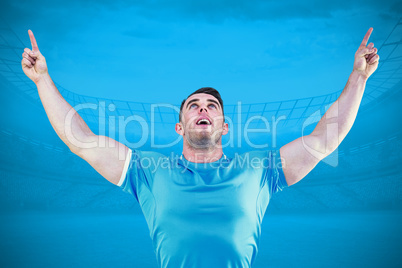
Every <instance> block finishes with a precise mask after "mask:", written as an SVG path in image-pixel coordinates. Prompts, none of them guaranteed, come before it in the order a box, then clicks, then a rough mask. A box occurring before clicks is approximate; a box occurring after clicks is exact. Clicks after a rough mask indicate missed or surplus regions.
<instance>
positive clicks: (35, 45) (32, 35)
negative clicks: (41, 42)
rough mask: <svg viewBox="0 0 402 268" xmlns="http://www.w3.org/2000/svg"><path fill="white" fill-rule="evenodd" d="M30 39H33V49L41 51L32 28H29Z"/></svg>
mask: <svg viewBox="0 0 402 268" xmlns="http://www.w3.org/2000/svg"><path fill="white" fill-rule="evenodd" d="M28 34H29V39H31V45H32V51H39V48H38V44H37V43H36V39H35V36H34V34H33V32H32V31H31V30H28Z"/></svg>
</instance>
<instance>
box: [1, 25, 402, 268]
mask: <svg viewBox="0 0 402 268" xmlns="http://www.w3.org/2000/svg"><path fill="white" fill-rule="evenodd" d="M0 37H1V39H0V40H1V41H0V42H1V44H0V48H1V56H0V60H1V69H0V83H1V89H2V90H1V100H2V105H1V106H0V109H2V115H3V116H2V117H1V128H0V143H1V153H0V158H1V166H0V174H1V176H0V185H1V187H0V191H1V195H0V200H1V201H0V202H1V206H0V210H1V219H2V228H1V229H2V232H1V236H2V243H1V249H2V258H1V261H0V264H1V265H2V266H3V267H71V266H76V267H87V266H98V267H110V266H114V267H126V266H127V264H128V263H129V264H131V265H133V266H134V267H157V266H156V261H155V258H154V253H153V251H152V244H151V240H150V239H149V237H148V229H147V226H146V222H145V220H144V218H143V216H142V214H141V210H140V208H139V206H138V204H137V203H136V200H135V199H134V198H132V196H130V195H127V194H126V193H123V192H122V191H121V190H120V189H119V188H118V187H116V186H114V185H112V184H111V183H109V182H107V181H106V180H104V179H103V178H102V177H101V176H100V175H99V174H98V173H96V171H95V170H93V169H92V168H91V166H89V165H88V164H87V163H86V162H85V161H83V160H82V159H80V158H79V157H77V156H75V155H74V154H72V153H71V152H70V151H69V149H68V148H67V147H66V146H65V145H64V144H63V143H62V142H61V141H60V140H59V139H58V137H57V136H56V134H55V133H54V131H53V129H52V127H51V125H50V124H49V122H48V119H47V117H46V114H45V112H44V110H43V107H42V105H41V102H40V99H39V96H38V94H37V90H36V87H35V85H34V84H33V83H31V82H30V81H29V80H28V79H27V78H26V77H25V76H24V74H23V72H22V71H21V66H20V54H21V51H23V49H24V47H27V46H28V44H26V43H24V42H22V41H21V40H20V38H19V37H18V36H17V35H16V34H15V32H14V31H13V30H12V29H11V28H10V27H7V26H3V27H2V28H1V30H0ZM378 48H379V54H381V61H380V65H379V68H378V70H377V71H376V73H375V74H374V75H373V77H371V78H370V82H369V83H368V85H367V87H366V91H365V93H364V97H363V101H362V104H361V106H360V109H359V114H358V116H357V119H356V122H355V124H354V126H353V128H352V131H351V132H350V133H349V134H348V136H347V137H346V139H345V140H344V141H343V143H342V144H341V146H340V147H339V148H338V150H336V151H335V152H334V153H333V154H332V155H331V156H329V157H328V158H327V159H326V161H323V162H321V163H320V164H319V165H318V166H317V167H316V168H315V169H314V170H313V171H312V172H311V173H310V174H308V176H307V177H306V178H305V179H303V181H301V182H300V183H297V184H296V185H294V186H292V187H290V188H287V189H285V190H284V191H282V192H280V193H278V194H276V195H274V196H273V198H272V200H271V201H270V205H269V207H268V210H267V212H266V216H265V219H264V223H263V230H262V238H261V242H260V250H259V251H260V253H259V255H258V257H257V260H256V263H255V265H254V267H266V263H270V267H339V266H343V267H377V266H381V267H401V265H402V258H401V256H400V254H399V252H400V250H401V241H402V240H401V239H402V230H401V228H400V224H401V220H402V214H401V212H402V167H401V165H400V164H401V163H402V154H401V153H400V152H401V150H402V128H401V122H402V115H401V113H400V104H401V103H402V20H399V22H397V23H396V24H395V27H394V28H393V29H392V30H391V31H390V33H389V35H388V37H387V38H386V39H385V40H383V42H382V44H381V45H380V46H378ZM57 87H58V89H59V90H60V93H61V94H62V95H63V97H64V98H65V99H66V100H67V101H68V102H69V103H70V104H71V105H72V106H73V107H78V106H79V105H83V104H85V105H87V106H83V107H82V109H81V110H80V111H79V113H80V115H81V116H82V117H83V119H84V120H85V121H86V122H87V123H88V125H89V126H90V127H91V129H93V130H94V132H102V131H103V132H104V134H105V135H108V136H111V137H115V138H116V139H118V140H120V141H121V142H123V143H126V144H127V143H129V144H131V145H132V147H141V150H145V151H146V150H152V149H153V148H155V144H156V145H160V147H159V148H160V151H161V152H163V153H164V154H166V155H169V154H170V153H171V152H174V153H176V154H180V143H179V142H175V141H176V140H177V135H176V133H175V132H174V124H175V123H176V122H177V121H178V112H177V108H178V107H177V105H176V106H174V105H168V104H158V105H155V104H152V103H144V102H130V101H123V100H114V99H106V98H100V97H97V96H85V95H80V94H77V93H74V92H72V91H69V90H68V89H66V88H63V87H62V86H61V85H57ZM340 93H341V90H339V91H337V92H334V93H331V94H326V95H320V96H312V97H306V98H301V99H289V100H283V101H277V102H265V103H251V104H243V103H239V104H229V105H225V114H226V116H227V120H228V121H229V122H230V126H231V128H233V129H238V128H240V129H242V128H243V127H244V125H245V122H247V123H248V126H249V127H250V128H252V129H262V128H263V127H264V124H265V123H266V122H267V121H269V122H270V120H271V118H272V119H273V118H282V119H281V120H279V121H278V124H277V125H276V130H277V138H276V136H275V137H273V134H272V126H271V128H270V129H271V131H266V132H265V133H264V134H261V133H258V135H257V134H255V133H252V134H248V136H246V137H244V136H243V135H239V134H238V133H243V132H242V131H237V132H235V133H234V135H233V136H229V137H226V140H225V141H224V143H226V144H227V147H226V148H224V150H225V153H226V154H227V155H228V156H229V157H230V156H233V154H234V153H235V152H239V151H240V152H242V151H249V150H250V149H252V148H251V147H252V146H250V142H251V144H254V145H255V144H257V143H258V144H262V143H265V142H263V140H264V139H265V140H266V141H269V142H268V143H270V144H271V145H272V143H276V144H277V145H276V146H277V147H278V148H279V147H280V146H281V145H284V144H286V143H288V142H290V141H292V140H294V139H295V138H297V137H299V136H300V133H301V130H303V132H304V133H309V132H311V131H312V130H313V128H314V126H315V123H316V122H317V121H318V119H319V118H320V117H321V116H322V115H323V113H324V112H325V110H326V109H328V107H329V105H330V104H331V103H333V102H334V101H335V100H336V99H337V97H339V95H340ZM91 105H92V106H91ZM132 115H137V116H138V117H136V118H135V120H132V121H130V122H128V121H126V122H125V128H124V133H121V132H120V131H121V128H119V127H118V125H117V123H116V121H119V119H120V118H123V119H124V118H127V117H129V116H132ZM253 117H256V118H260V119H256V120H254V119H252V118H253ZM261 117H262V118H266V119H267V121H264V120H261ZM317 118H318V119H317ZM391 121H392V122H394V123H393V124H390V122H391ZM24 122H31V124H29V125H27V124H24ZM32 122H34V123H33V124H34V127H32ZM123 123H124V122H123ZM112 125H113V126H114V127H110V126H112ZM106 126H108V127H106ZM148 126H149V127H148ZM265 126H266V125H265ZM138 128H142V129H143V130H144V128H147V131H146V134H144V131H142V136H141V135H138V132H136V131H135V130H136V129H138ZM236 133H237V134H236ZM254 135H255V136H254ZM257 136H258V137H257ZM261 136H262V137H263V138H261ZM246 138H247V139H248V141H249V142H248V143H247V142H245V139H246ZM274 138H275V140H274ZM271 141H272V142H271ZM166 144H173V145H171V146H162V145H166ZM265 230H270V232H264V231H265ZM272 230H274V231H272ZM289 247H291V248H289ZM274 253H275V254H274Z"/></svg>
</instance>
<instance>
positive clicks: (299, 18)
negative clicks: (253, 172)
mask: <svg viewBox="0 0 402 268" xmlns="http://www.w3.org/2000/svg"><path fill="white" fill-rule="evenodd" d="M0 14H1V16H2V17H3V18H4V20H5V21H6V22H7V23H8V24H9V25H10V26H11V27H12V29H13V30H14V31H15V32H16V33H17V34H18V35H19V36H20V38H21V39H22V40H23V41H24V42H25V43H26V44H27V45H29V44H30V43H29V37H28V34H27V30H28V29H32V31H33V32H34V34H35V36H36V39H37V41H38V45H39V48H40V50H41V52H42V54H44V56H45V57H46V60H47V63H48V67H49V73H50V74H51V76H52V78H53V80H55V81H56V82H57V83H59V84H61V85H62V86H64V87H65V88H67V89H69V90H71V91H73V92H76V93H78V94H83V95H91V96H100V97H106V98H114V99H123V100H131V101H140V102H168V103H173V104H178V103H180V102H181V100H182V99H183V98H185V97H186V96H187V95H188V94H189V93H191V92H192V91H194V90H196V89H198V88H200V87H203V86H212V87H215V88H217V89H218V90H219V91H220V92H221V94H222V96H223V99H224V101H225V103H226V104H234V103H236V102H237V101H242V102H243V103H257V102H269V101H275V100H285V99H294V98H301V97H309V96H315V95H321V94H326V93H330V92H334V91H337V90H340V89H342V88H343V87H344V85H345V84H346V81H347V78H348V76H349V74H350V72H351V71H352V64H353V59H354V53H355V51H356V49H357V48H358V46H359V44H360V42H361V39H362V38H363V36H364V34H365V33H366V31H367V29H368V28H369V27H373V28H374V32H373V34H372V36H371V39H370V41H372V42H374V44H375V45H376V46H379V45H381V43H382V41H383V40H384V39H385V38H386V37H387V35H388V34H389V32H390V31H391V30H392V28H393V26H394V25H395V24H396V22H397V21H398V16H400V14H402V3H401V1H394V0H392V1H346V0H342V1H328V2H325V1H312V0H309V1H303V2H301V1H283V2H280V3H279V1H233V0H231V1H227V0H225V1H210V0H207V1H205V0H204V1H157V0H155V1H85V2H81V1H61V2H57V1H50V0H45V1H25V0H23V1H18V2H14V1H8V2H7V1H6V2H4V1H3V8H2V9H1V11H0ZM21 53H22V51H21ZM380 56H381V53H380Z"/></svg>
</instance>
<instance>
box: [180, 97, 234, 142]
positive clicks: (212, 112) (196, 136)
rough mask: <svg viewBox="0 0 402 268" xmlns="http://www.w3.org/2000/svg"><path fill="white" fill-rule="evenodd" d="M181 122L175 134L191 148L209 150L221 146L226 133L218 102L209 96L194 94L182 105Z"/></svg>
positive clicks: (226, 129) (226, 125) (225, 125)
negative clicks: (181, 137)
mask: <svg viewBox="0 0 402 268" xmlns="http://www.w3.org/2000/svg"><path fill="white" fill-rule="evenodd" d="M181 119H182V121H181V122H180V123H177V124H176V132H177V133H179V134H180V135H182V136H183V138H185V139H186V141H187V142H188V144H189V145H190V146H191V147H193V148H204V149H206V148H210V147H215V146H216V145H220V144H221V138H222V135H226V134H227V132H228V124H226V123H225V121H224V118H223V111H222V107H221V106H220V104H219V102H218V100H217V99H216V98H215V97H214V96H212V95H209V94H204V93H200V94H194V95H192V96H191V97H189V98H188V99H187V100H186V102H185V103H184V106H183V110H182V118H181Z"/></svg>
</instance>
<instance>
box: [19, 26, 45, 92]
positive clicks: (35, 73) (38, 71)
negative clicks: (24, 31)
mask: <svg viewBox="0 0 402 268" xmlns="http://www.w3.org/2000/svg"><path fill="white" fill-rule="evenodd" d="M28 34H29V38H30V39H31V45H32V50H30V49H29V48H25V49H24V53H22V61H21V65H22V70H23V71H24V73H25V74H26V76H28V77H29V79H31V80H32V81H33V82H34V83H35V84H36V83H38V82H39V81H40V79H41V77H42V76H44V75H46V74H47V65H46V60H45V57H43V55H42V54H41V53H40V51H39V48H38V44H37V43H36V40H35V36H34V35H33V33H32V31H31V30H28Z"/></svg>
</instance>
